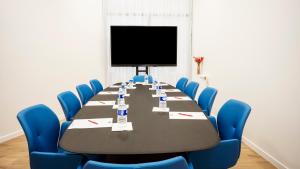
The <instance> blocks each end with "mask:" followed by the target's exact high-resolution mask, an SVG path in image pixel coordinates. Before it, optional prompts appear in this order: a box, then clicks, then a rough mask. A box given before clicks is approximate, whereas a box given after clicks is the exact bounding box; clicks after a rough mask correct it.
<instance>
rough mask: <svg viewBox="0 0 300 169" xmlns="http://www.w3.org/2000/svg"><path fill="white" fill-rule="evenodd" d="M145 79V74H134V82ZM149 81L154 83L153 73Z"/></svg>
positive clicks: (149, 76)
mask: <svg viewBox="0 0 300 169" xmlns="http://www.w3.org/2000/svg"><path fill="white" fill-rule="evenodd" d="M144 81H145V75H135V76H133V82H134V83H136V82H144ZM148 82H149V83H153V77H152V76H151V75H148Z"/></svg>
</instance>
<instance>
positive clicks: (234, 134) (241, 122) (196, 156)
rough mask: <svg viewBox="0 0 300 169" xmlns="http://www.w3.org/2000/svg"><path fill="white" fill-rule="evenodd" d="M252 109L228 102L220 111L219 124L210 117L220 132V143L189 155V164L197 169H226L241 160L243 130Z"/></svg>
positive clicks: (244, 104) (244, 105)
mask: <svg viewBox="0 0 300 169" xmlns="http://www.w3.org/2000/svg"><path fill="white" fill-rule="evenodd" d="M250 111H251V107H250V106H249V105H248V104H246V103H243V102H241V101H238V100H233V99H231V100H229V101H227V102H226V103H225V104H224V105H223V106H222V108H221V109H220V111H219V113H218V116H217V122H216V119H215V118H214V117H212V116H210V117H209V119H210V120H211V122H212V124H213V125H214V126H215V127H216V129H217V130H218V131H219V136H220V139H221V141H220V143H219V144H218V145H217V146H216V147H214V148H211V149H208V150H204V151H195V152H190V153H188V159H189V162H191V163H192V164H193V166H194V168H195V169H215V168H218V169H225V168H229V167H232V166H234V165H235V164H236V162H237V161H238V159H239V156H240V151H241V140H242V134H243V129H244V126H245V123H246V121H247V118H248V116H249V114H250Z"/></svg>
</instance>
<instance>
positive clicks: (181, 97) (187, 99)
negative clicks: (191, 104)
mask: <svg viewBox="0 0 300 169" xmlns="http://www.w3.org/2000/svg"><path fill="white" fill-rule="evenodd" d="M167 100H168V101H191V100H192V99H191V98H190V97H187V96H174V97H168V98H167Z"/></svg>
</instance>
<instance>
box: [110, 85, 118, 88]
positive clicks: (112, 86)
mask: <svg viewBox="0 0 300 169" xmlns="http://www.w3.org/2000/svg"><path fill="white" fill-rule="evenodd" d="M109 87H110V88H120V87H121V86H120V85H111V86H109Z"/></svg>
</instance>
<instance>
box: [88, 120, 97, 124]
mask: <svg viewBox="0 0 300 169" xmlns="http://www.w3.org/2000/svg"><path fill="white" fill-rule="evenodd" d="M88 121H89V122H91V123H94V124H98V123H97V122H94V121H92V120H88Z"/></svg>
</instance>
